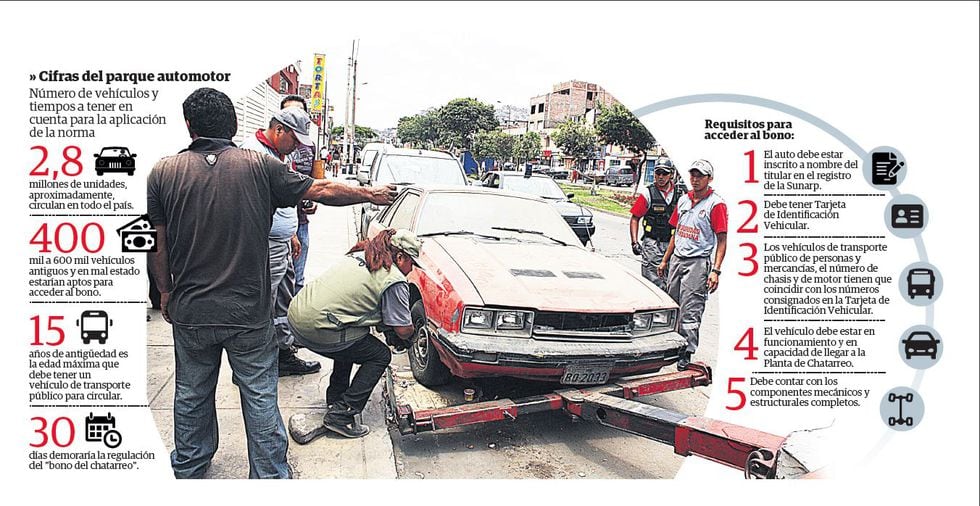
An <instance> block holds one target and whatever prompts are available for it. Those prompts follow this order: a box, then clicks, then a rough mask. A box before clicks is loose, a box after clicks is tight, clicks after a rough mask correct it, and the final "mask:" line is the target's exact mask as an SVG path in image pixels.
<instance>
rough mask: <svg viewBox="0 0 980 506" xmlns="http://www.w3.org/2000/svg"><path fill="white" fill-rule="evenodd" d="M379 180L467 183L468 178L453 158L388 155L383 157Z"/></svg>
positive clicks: (449, 183) (390, 181)
mask: <svg viewBox="0 0 980 506" xmlns="http://www.w3.org/2000/svg"><path fill="white" fill-rule="evenodd" d="M377 182H378V183H379V184H384V183H415V184H420V185H430V184H446V185H465V184H466V178H465V177H464V176H463V171H461V170H460V169H459V163H458V162H456V160H453V159H452V158H431V157H427V156H410V155H388V156H383V157H382V158H381V161H380V166H379V167H378V180H377Z"/></svg>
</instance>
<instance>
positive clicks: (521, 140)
mask: <svg viewBox="0 0 980 506" xmlns="http://www.w3.org/2000/svg"><path fill="white" fill-rule="evenodd" d="M511 153H512V156H513V157H514V160H516V161H517V162H518V163H524V162H526V161H528V160H530V159H532V158H537V157H539V156H541V136H540V135H538V133H537V132H525V133H524V134H522V135H519V136H517V137H516V138H515V141H514V148H513V150H512V151H511Z"/></svg>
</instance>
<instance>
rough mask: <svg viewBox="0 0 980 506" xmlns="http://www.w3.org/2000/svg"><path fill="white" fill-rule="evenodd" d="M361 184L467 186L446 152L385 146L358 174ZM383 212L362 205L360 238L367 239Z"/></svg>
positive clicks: (455, 162)
mask: <svg viewBox="0 0 980 506" xmlns="http://www.w3.org/2000/svg"><path fill="white" fill-rule="evenodd" d="M357 181H358V182H359V183H360V184H362V185H368V186H376V185H383V184H394V185H398V186H406V185H413V184H414V185H420V186H426V185H432V184H441V185H459V186H466V184H467V182H466V173H465V172H464V171H463V166H462V165H461V164H460V163H459V160H457V159H456V157H454V156H452V155H451V154H449V153H447V152H445V151H430V150H425V149H406V148H394V147H386V148H384V149H380V150H379V151H378V152H377V154H376V155H375V156H374V161H373V162H372V163H371V166H370V167H369V168H368V169H367V170H366V171H361V172H358V173H357ZM383 209H384V207H379V206H376V205H374V204H362V205H361V226H360V229H359V236H360V237H361V238H363V237H365V234H367V229H368V224H369V223H370V222H371V220H372V219H374V217H375V216H376V215H377V214H378V213H379V212H380V211H382V210H383Z"/></svg>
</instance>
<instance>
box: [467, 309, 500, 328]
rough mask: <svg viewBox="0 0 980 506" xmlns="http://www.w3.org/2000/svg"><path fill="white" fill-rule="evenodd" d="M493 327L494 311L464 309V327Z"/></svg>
mask: <svg viewBox="0 0 980 506" xmlns="http://www.w3.org/2000/svg"><path fill="white" fill-rule="evenodd" d="M468 328H469V329H492V328H493V311H489V310H486V309H467V310H466V311H463V329H464V330H465V329H468Z"/></svg>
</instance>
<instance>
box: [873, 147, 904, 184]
mask: <svg viewBox="0 0 980 506" xmlns="http://www.w3.org/2000/svg"><path fill="white" fill-rule="evenodd" d="M904 166H905V162H899V161H898V156H896V155H895V153H892V152H891V151H875V152H873V153H871V184H881V185H893V184H897V183H898V173H899V171H901V170H902V167H904Z"/></svg>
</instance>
